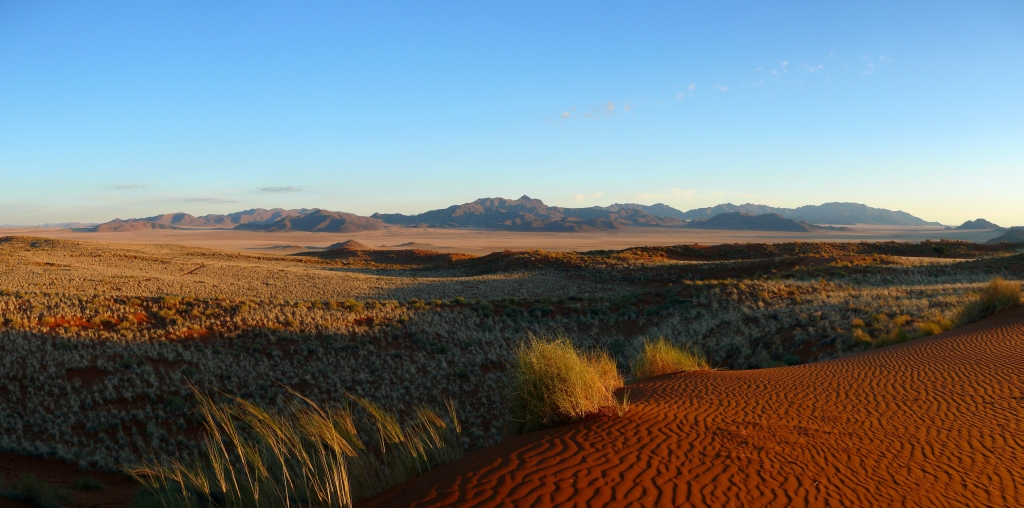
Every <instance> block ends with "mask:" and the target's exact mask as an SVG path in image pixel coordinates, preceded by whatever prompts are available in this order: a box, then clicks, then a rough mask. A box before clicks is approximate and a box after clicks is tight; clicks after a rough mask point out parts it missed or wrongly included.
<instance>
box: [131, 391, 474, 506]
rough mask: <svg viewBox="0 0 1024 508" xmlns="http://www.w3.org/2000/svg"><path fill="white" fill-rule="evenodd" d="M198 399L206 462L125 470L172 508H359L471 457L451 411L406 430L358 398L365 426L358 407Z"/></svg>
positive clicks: (422, 416) (415, 419) (430, 414)
mask: <svg viewBox="0 0 1024 508" xmlns="http://www.w3.org/2000/svg"><path fill="white" fill-rule="evenodd" d="M195 395H196V399H197V400H198V401H199V405H198V412H199V414H200V415H201V416H202V418H203V420H204V427H205V431H206V435H205V441H204V443H203V446H202V453H201V454H200V455H199V456H198V457H197V458H194V459H192V460H187V459H186V460H177V459H172V460H170V461H167V462H163V463H161V462H157V461H156V460H152V461H150V462H149V463H146V464H142V465H137V466H132V467H128V468H126V471H127V472H128V473H129V474H131V475H132V476H134V477H135V478H136V479H138V480H139V481H140V482H142V483H143V484H144V485H146V486H147V487H148V488H149V489H150V491H151V493H152V494H153V495H154V496H155V497H156V501H157V503H158V504H160V505H163V506H214V505H216V506H253V507H257V506H266V507H277V506H290V505H292V504H295V505H306V506H325V507H326V506H329V507H350V506H352V503H353V502H355V501H357V500H359V499H362V498H366V497H369V496H372V495H374V494H376V493H378V492H381V491H384V490H387V489H388V488H390V487H392V486H394V485H397V484H399V483H401V482H404V481H406V480H408V479H409V478H412V477H413V476H416V475H418V474H422V473H424V472H426V471H428V470H430V469H432V468H434V467H437V466H439V465H441V464H445V463H447V462H450V461H452V460H454V459H456V458H458V457H460V456H461V455H462V443H461V429H460V427H459V422H458V419H457V418H456V415H455V409H454V406H453V404H452V403H451V402H450V401H446V404H447V406H448V418H449V419H448V420H447V421H446V420H445V419H443V418H442V417H441V416H439V415H438V414H437V413H435V412H434V411H433V410H431V409H429V408H427V407H425V406H421V407H419V408H417V409H416V410H415V411H414V413H413V415H412V417H411V418H410V419H409V420H408V421H406V422H405V423H402V422H400V421H399V419H398V418H397V417H396V416H395V415H393V414H392V413H390V412H388V411H386V410H384V409H382V408H381V407H379V406H377V405H375V404H373V403H371V402H369V401H367V400H365V399H362V398H359V397H352V399H353V400H354V401H355V403H356V405H357V406H358V408H359V409H361V410H362V412H363V413H365V415H366V416H365V418H362V419H360V418H358V417H357V416H356V415H355V412H354V411H353V408H351V407H348V406H335V407H322V406H320V405H317V404H316V403H314V402H313V401H311V400H309V399H306V398H304V397H301V396H298V395H296V397H297V398H298V399H299V402H296V403H295V404H293V406H292V408H291V411H290V412H288V413H281V412H278V411H275V410H273V409H268V408H264V407H261V406H258V405H256V404H253V403H252V402H249V401H246V400H244V399H240V398H229V400H228V402H227V403H226V404H222V403H219V402H217V401H215V400H214V399H213V398H212V397H209V396H207V395H204V394H202V393H199V392H198V391H196V393H195Z"/></svg>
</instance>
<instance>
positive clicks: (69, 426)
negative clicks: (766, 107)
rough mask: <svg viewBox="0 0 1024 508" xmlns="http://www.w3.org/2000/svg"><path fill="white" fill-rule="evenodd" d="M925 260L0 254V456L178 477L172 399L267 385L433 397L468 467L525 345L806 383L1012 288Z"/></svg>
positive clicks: (328, 395) (989, 253)
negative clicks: (756, 371) (769, 371)
mask: <svg viewBox="0 0 1024 508" xmlns="http://www.w3.org/2000/svg"><path fill="white" fill-rule="evenodd" d="M33 244H37V245H36V246H32V245H33ZM935 245H936V244H935V243H931V244H897V243H878V244H870V243H864V244H804V243H802V244H777V245H724V246H714V247H690V246H676V247H649V248H648V247H641V248H635V249H627V250H624V251H601V252H592V253H572V252H568V253H566V252H557V253H553V252H541V251H531V252H525V253H523V252H518V253H498V254H494V255H489V256H483V257H479V258H473V257H471V256H464V257H462V258H460V259H459V260H455V261H444V260H442V261H443V262H438V263H435V264H433V265H431V264H429V263H428V264H423V263H421V264H417V263H418V261H417V259H419V258H417V256H416V255H413V254H408V253H405V254H401V253H398V254H395V253H391V254H388V256H390V257H387V256H383V257H381V256H378V257H374V256H377V255H376V254H374V253H373V251H357V252H356V253H352V254H351V255H347V254H346V255H347V256H349V257H346V258H338V259H321V258H316V257H310V256H294V257H280V256H262V255H244V254H232V253H225V252H218V251H210V250H204V249H196V248H190V247H174V246H131V247H126V246H117V245H104V244H91V243H80V242H68V241H56V240H45V239H22V238H10V237H9V238H0V399H2V400H4V404H0V450H5V451H14V452H18V453H25V454H31V455H35V456H45V457H53V458H59V459H61V460H64V461H68V462H71V463H75V464H77V465H78V466H79V467H81V468H83V469H105V470H111V469H115V468H116V467H118V465H120V464H126V463H128V464H130V463H138V462H139V460H140V459H141V458H142V457H144V456H147V455H148V454H150V453H152V454H155V455H156V456H158V457H165V458H167V459H168V460H170V459H175V460H185V459H187V458H189V457H193V458H194V457H196V456H199V455H200V454H201V453H203V449H202V443H201V441H200V440H199V439H197V437H196V436H198V435H200V434H201V433H200V432H199V430H200V428H201V427H202V425H203V422H202V421H201V420H200V419H199V418H198V417H197V416H196V415H197V414H198V413H197V412H196V408H197V407H198V406H197V404H198V402H197V400H196V399H195V397H194V395H193V394H192V392H191V391H190V389H189V387H188V386H189V382H190V381H191V382H193V383H196V384H198V385H201V386H204V387H210V388H211V389H213V390H217V391H220V392H223V393H227V394H230V395H232V396H236V397H241V398H243V399H245V400H248V401H251V402H253V403H254V404H258V405H259V406H261V407H265V408H269V409H272V410H274V411H276V412H278V413H281V414H285V413H287V412H288V410H289V409H290V404H289V403H288V400H289V397H290V395H289V394H288V392H287V391H286V390H284V389H283V388H282V385H287V386H293V387H296V389H297V390H298V391H300V392H301V393H302V394H303V395H304V396H306V397H308V398H309V399H310V400H313V401H315V402H316V403H317V404H318V405H321V406H331V405H335V404H341V403H342V402H343V401H345V400H349V399H347V397H346V396H344V395H343V394H345V393H351V394H353V395H356V396H358V397H361V398H363V399H366V400H368V401H372V402H373V403H374V404H378V405H379V406H381V407H389V408H403V407H405V408H412V407H415V406H416V404H417V403H418V402H419V401H422V400H429V399H430V398H432V397H436V396H437V394H439V393H440V394H445V395H450V396H452V397H453V398H455V399H458V400H459V401H460V402H462V403H463V405H462V406H460V417H461V419H462V425H463V426H464V432H463V440H464V442H465V446H466V449H467V450H472V449H476V448H479V447H481V446H485V445H488V444H491V443H494V442H496V441H497V440H499V439H501V437H502V435H503V433H504V432H505V431H507V430H508V429H507V428H506V425H505V422H506V420H507V417H508V404H507V398H506V396H505V395H506V388H507V387H508V386H509V376H510V374H509V372H507V369H508V366H510V365H512V364H513V360H514V358H515V353H516V351H517V347H518V346H519V345H520V344H521V343H522V341H523V338H524V337H525V336H527V335H528V334H531V333H532V334H534V335H536V336H541V337H554V336H557V335H559V334H561V336H562V337H563V338H564V339H565V340H566V341H568V342H569V343H571V344H572V346H573V347H575V348H576V349H577V351H598V350H600V351H607V352H608V357H610V358H611V360H612V361H611V362H605V363H604V364H603V365H606V366H608V365H612V364H613V363H614V365H615V366H617V368H618V371H620V372H626V371H627V370H628V369H629V368H630V367H631V363H632V361H633V359H634V358H635V356H636V354H637V353H638V352H639V351H640V350H641V348H642V343H643V338H644V337H659V336H664V337H671V338H672V341H673V342H674V343H676V344H688V345H690V346H691V347H693V348H696V349H697V350H699V351H701V352H702V353H703V354H704V355H705V357H706V358H707V361H708V362H709V363H710V364H712V365H715V366H720V367H723V368H727V369H752V368H763V367H771V366H781V365H786V364H793V363H801V364H802V363H811V362H815V361H819V360H822V359H826V358H834V357H836V356H840V355H845V354H850V353H855V352H859V351H865V350H869V349H871V348H877V347H882V346H885V345H889V344H894V343H897V342H899V341H904V340H912V339H914V338H917V337H923V336H926V335H930V334H934V333H939V332H941V331H945V330H948V329H949V328H951V327H952V326H953V324H954V323H956V322H958V320H959V319H958V316H959V315H960V314H961V310H962V309H964V307H965V306H967V305H968V304H969V303H970V302H972V301H974V300H975V299H977V297H978V294H977V292H978V290H979V289H980V288H981V287H982V286H983V285H984V284H985V283H988V282H989V281H990V280H991V279H992V278H993V277H994V276H999V277H1002V278H1004V279H1006V280H1008V281H1019V280H1021V279H1022V278H1024V254H1020V253H1017V252H1016V251H1014V250H1012V249H1011V248H1010V247H1006V248H1003V247H999V246H976V245H974V244H966V243H957V242H945V243H942V244H941V245H942V246H945V247H946V248H947V252H946V255H944V256H943V257H942V258H941V259H939V258H936V257H934V256H935V253H934V252H933V250H932V247H934V246H935ZM1000 249H1002V250H1000ZM680 258H682V259H683V260H677V259H680ZM975 258H976V259H975ZM445 259H448V258H445ZM432 263H433V261H432ZM199 266H202V267H203V268H202V269H200V270H198V271H194V270H195V269H196V267H199ZM584 356H585V355H584ZM613 384H614V383H613ZM359 411H361V410H359ZM403 414H404V413H403ZM521 423H522V422H518V423H517V424H521Z"/></svg>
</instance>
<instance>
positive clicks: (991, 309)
mask: <svg viewBox="0 0 1024 508" xmlns="http://www.w3.org/2000/svg"><path fill="white" fill-rule="evenodd" d="M1019 303H1020V284H1018V283H1016V282H1008V281H1005V280H1003V279H1002V278H1001V277H996V278H994V279H992V281H991V282H989V283H988V285H987V286H985V289H983V290H982V291H981V294H980V295H979V296H978V299H977V300H975V301H973V302H971V303H968V304H967V306H966V307H964V308H963V310H962V311H960V314H959V316H958V317H957V321H958V323H959V324H960V325H966V324H970V323H973V322H975V321H978V320H980V319H981V318H983V317H985V316H988V315H990V314H994V313H996V312H998V311H1001V310H1003V309H1007V308H1009V307H1012V306H1014V305H1017V304H1019Z"/></svg>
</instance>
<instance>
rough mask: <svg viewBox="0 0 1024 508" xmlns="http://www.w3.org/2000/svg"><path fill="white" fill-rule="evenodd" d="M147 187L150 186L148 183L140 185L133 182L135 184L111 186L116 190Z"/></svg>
mask: <svg viewBox="0 0 1024 508" xmlns="http://www.w3.org/2000/svg"><path fill="white" fill-rule="evenodd" d="M146 187H149V186H148V185H139V184H134V183H133V184H125V185H115V186H113V187H111V189H114V190H139V189H145V188H146Z"/></svg>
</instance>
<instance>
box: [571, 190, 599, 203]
mask: <svg viewBox="0 0 1024 508" xmlns="http://www.w3.org/2000/svg"><path fill="white" fill-rule="evenodd" d="M601 196H604V193H603V192H595V193H593V194H589V195H588V194H577V195H575V196H573V198H572V200H573V201H575V202H577V203H582V202H584V201H586V200H588V199H597V198H599V197H601Z"/></svg>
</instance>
